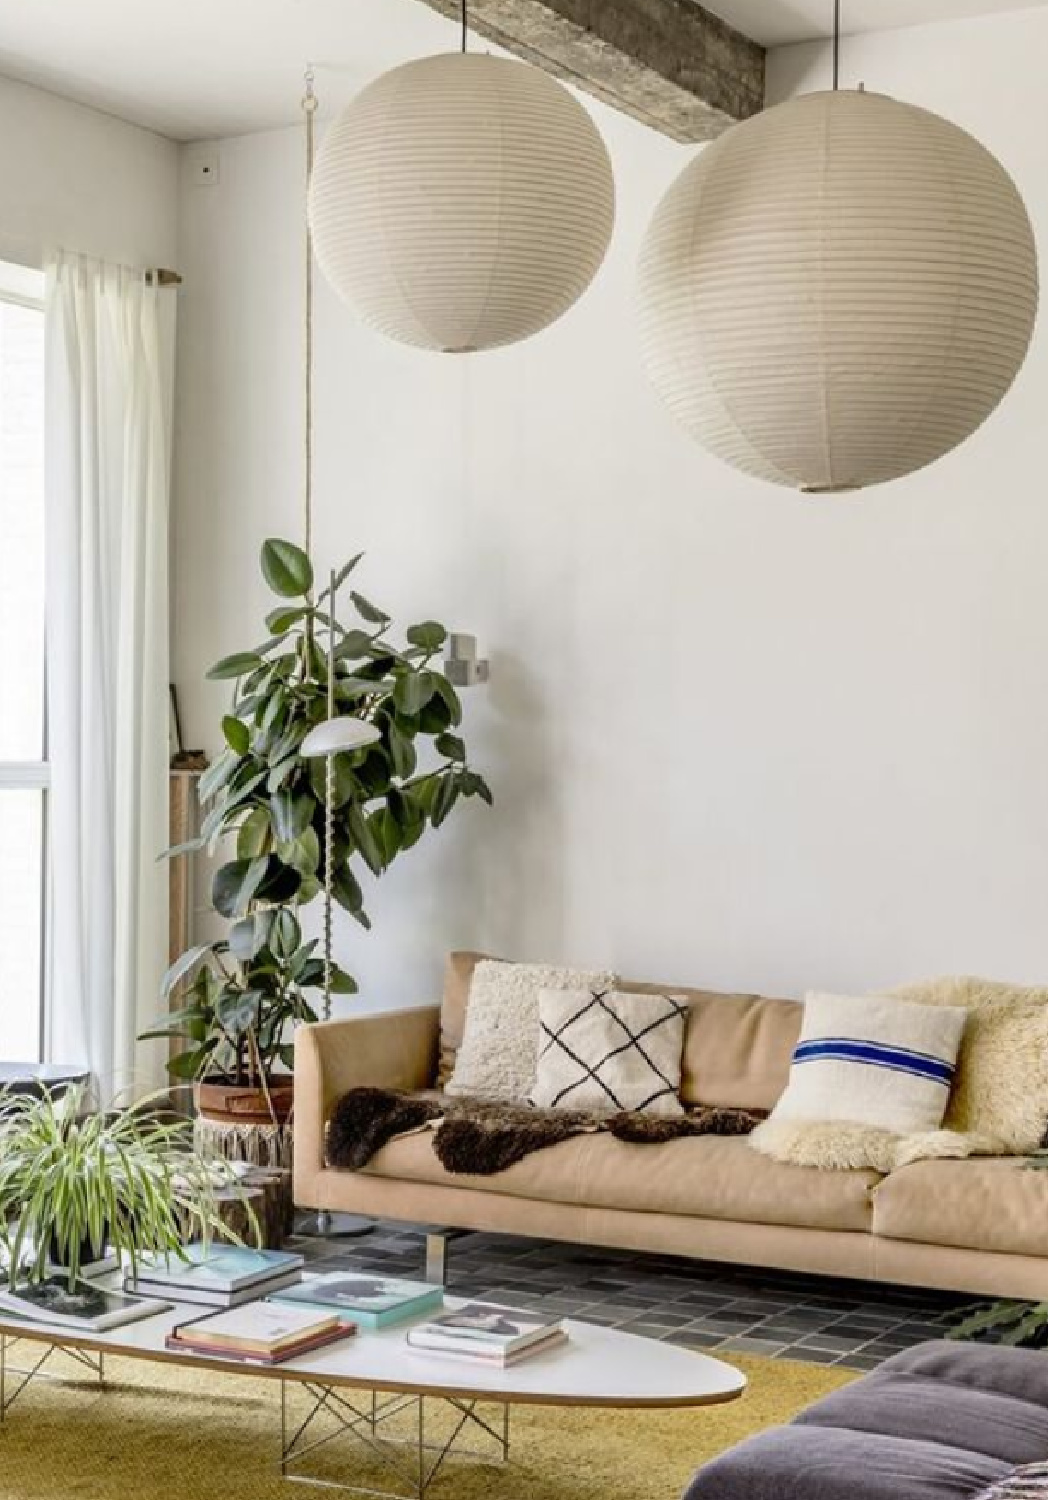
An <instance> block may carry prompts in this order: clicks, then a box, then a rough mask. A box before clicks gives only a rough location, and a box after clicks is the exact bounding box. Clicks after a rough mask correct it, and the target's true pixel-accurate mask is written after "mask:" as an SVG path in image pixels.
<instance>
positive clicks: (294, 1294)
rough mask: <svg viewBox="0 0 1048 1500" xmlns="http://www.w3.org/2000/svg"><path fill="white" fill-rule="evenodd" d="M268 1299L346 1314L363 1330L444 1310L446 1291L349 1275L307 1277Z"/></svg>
mask: <svg viewBox="0 0 1048 1500" xmlns="http://www.w3.org/2000/svg"><path fill="white" fill-rule="evenodd" d="M268 1295H269V1298H270V1300H271V1301H273V1302H281V1303H287V1304H289V1305H293V1306H304V1307H314V1308H330V1309H331V1310H332V1311H335V1312H342V1313H347V1314H348V1315H349V1316H350V1317H352V1319H353V1321H354V1322H355V1323H357V1324H359V1326H360V1327H361V1328H389V1327H390V1326H391V1325H392V1324H394V1323H404V1322H407V1321H408V1319H410V1318H418V1317H422V1316H423V1314H425V1313H430V1312H434V1311H436V1310H437V1309H439V1308H441V1307H443V1306H444V1293H443V1291H442V1290H441V1289H440V1287H439V1286H432V1285H430V1283H429V1282H426V1281H403V1280H401V1279H399V1278H398V1277H394V1276H363V1275H357V1274H356V1273H355V1272H349V1271H327V1272H325V1273H323V1274H322V1275H319V1276H306V1277H305V1278H303V1279H302V1280H301V1281H299V1282H298V1284H297V1285H295V1286H292V1287H291V1288H289V1289H281V1290H277V1291H273V1292H270V1293H269V1294H268Z"/></svg>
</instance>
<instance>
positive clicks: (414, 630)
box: [406, 620, 448, 651]
mask: <svg viewBox="0 0 1048 1500" xmlns="http://www.w3.org/2000/svg"><path fill="white" fill-rule="evenodd" d="M406 634H407V638H408V640H409V641H410V642H411V644H412V645H413V646H418V647H420V648H421V649H422V650H423V651H439V650H440V648H441V646H443V644H444V642H445V641H446V640H447V638H448V633H447V631H446V630H445V629H444V627H443V625H441V624H440V623H439V621H437V620H423V621H422V622H421V624H419V625H409V626H408V629H407V632H406Z"/></svg>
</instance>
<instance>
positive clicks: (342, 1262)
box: [292, 1225, 972, 1370]
mask: <svg viewBox="0 0 1048 1500" xmlns="http://www.w3.org/2000/svg"><path fill="white" fill-rule="evenodd" d="M292 1248H295V1249H300V1250H302V1251H304V1253H305V1254H306V1255H307V1256H308V1257H309V1260H310V1261H311V1262H312V1263H313V1264H314V1265H315V1266H316V1268H317V1269H320V1268H321V1267H320V1263H321V1262H323V1269H325V1270H336V1269H340V1268H344V1269H353V1270H361V1271H372V1272H381V1273H384V1274H386V1275H398V1276H408V1277H420V1276H421V1275H422V1274H423V1250H424V1242H423V1237H422V1233H421V1231H417V1230H411V1229H405V1228H404V1227H402V1226H399V1225H397V1226H394V1225H380V1226H379V1227H378V1228H377V1229H376V1230H375V1231H374V1233H372V1234H370V1235H366V1236H364V1237H362V1238H360V1239H343V1240H337V1239H336V1240H319V1239H307V1238H305V1237H302V1236H300V1237H298V1238H296V1239H295V1240H294V1241H293V1242H292ZM449 1267H450V1270H449V1277H448V1290H449V1292H452V1293H454V1294H456V1295H458V1296H467V1297H486V1298H492V1299H494V1300H498V1301H503V1302H509V1303H512V1304H514V1305H517V1306H521V1307H532V1306H533V1307H541V1308H542V1309H543V1310H544V1311H549V1312H552V1313H557V1314H559V1315H561V1316H567V1317H580V1318H585V1319H588V1320H589V1321H590V1322H593V1323H604V1324H607V1325H610V1326H613V1327H615V1328H626V1329H629V1330H630V1332H632V1333H642V1334H648V1335H649V1336H650V1337H652V1338H658V1339H666V1340H667V1341H668V1342H670V1343H674V1344H685V1345H687V1346H688V1347H690V1348H695V1349H723V1350H732V1351H735V1352H737V1353H745V1354H760V1355H766V1356H770V1357H772V1358H777V1359H800V1360H806V1361H808V1362H809V1363H812V1364H840V1365H846V1366H848V1367H849V1368H850V1369H858V1370H870V1369H873V1368H874V1367H875V1366H876V1365H877V1364H879V1363H880V1361H881V1360H883V1359H886V1358H887V1357H888V1356H889V1355H891V1354H896V1353H898V1351H899V1350H900V1349H906V1348H909V1347H910V1346H911V1345H913V1344H919V1343H921V1342H922V1340H924V1339H929V1338H941V1337H942V1335H943V1333H944V1332H945V1330H946V1329H947V1328H948V1327H949V1326H950V1325H951V1323H953V1322H956V1320H957V1315H958V1310H959V1309H960V1308H963V1307H966V1306H968V1305H970V1304H971V1301H972V1299H971V1298H965V1297H960V1296H956V1295H953V1294H951V1293H945V1292H930V1291H920V1290H911V1289H910V1288H906V1287H882V1286H876V1285H872V1284H870V1283H866V1282H854V1281H837V1280H829V1279H827V1278H825V1277H815V1276H797V1275H794V1274H792V1273H789V1272H784V1271H759V1270H751V1269H747V1268H739V1267H731V1266H716V1265H708V1264H705V1263H703V1262H698V1261H688V1260H677V1259H673V1258H671V1257H668V1256H653V1255H646V1256H642V1255H631V1254H629V1253H628V1252H624V1251H615V1250H596V1249H588V1248H586V1247H584V1246H576V1245H561V1244H555V1243H552V1242H549V1241H545V1240H524V1239H517V1238H514V1237H512V1236H509V1235H490V1234H471V1235H466V1236H463V1237H462V1238H461V1239H456V1240H453V1241H452V1242H451V1244H450V1246H449Z"/></svg>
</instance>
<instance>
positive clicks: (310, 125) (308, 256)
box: [302, 66, 317, 557]
mask: <svg viewBox="0 0 1048 1500" xmlns="http://www.w3.org/2000/svg"><path fill="white" fill-rule="evenodd" d="M305 79H306V91H305V93H304V95H303V96H302V112H303V114H304V115H305V117H306V192H307V193H308V192H309V184H310V182H311V181H312V177H313V162H314V158H315V156H316V128H315V122H316V113H317V96H316V94H315V92H314V90H313V80H314V73H313V68H312V66H308V67H307V68H306V75H305ZM305 251H306V253H305V283H304V292H305V296H304V299H303V300H304V304H305V339H304V345H303V358H304V363H305V370H304V374H305V430H304V434H303V438H304V444H305V451H304V454H303V459H304V463H303V494H302V503H303V528H302V529H303V546H304V548H305V552H306V556H307V557H308V556H309V555H310V553H311V551H312V543H313V234H312V231H311V229H310V227H309V214H308V213H307V214H306V245H305Z"/></svg>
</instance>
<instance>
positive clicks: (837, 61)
mask: <svg viewBox="0 0 1048 1500" xmlns="http://www.w3.org/2000/svg"><path fill="white" fill-rule="evenodd" d="M840 86H841V0H833V92H834V93H837V91H838V89H839V88H840Z"/></svg>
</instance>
